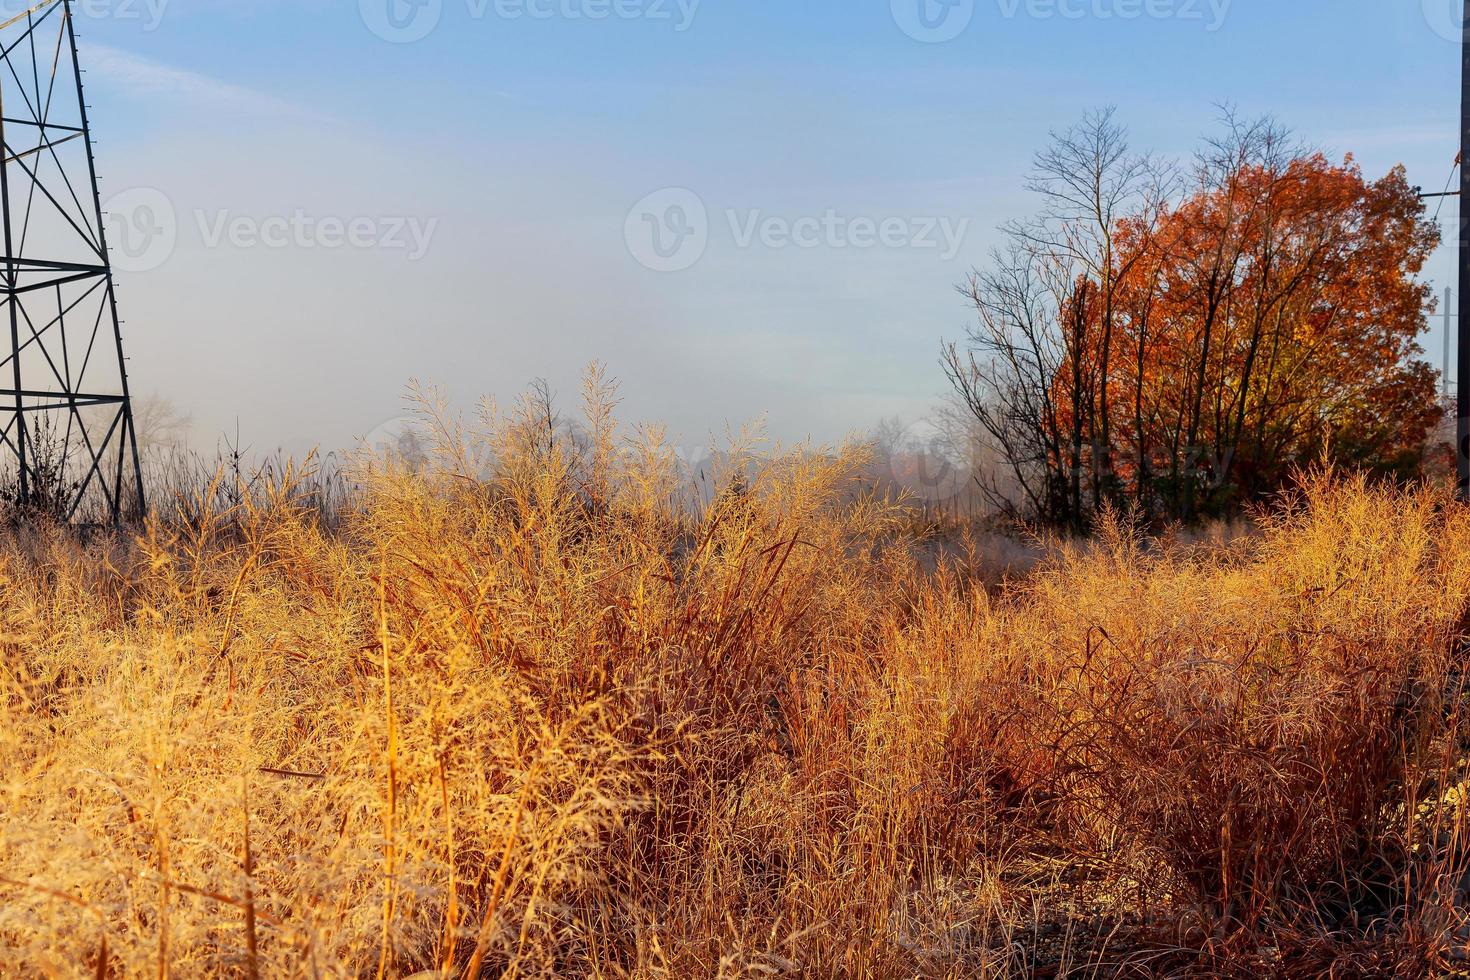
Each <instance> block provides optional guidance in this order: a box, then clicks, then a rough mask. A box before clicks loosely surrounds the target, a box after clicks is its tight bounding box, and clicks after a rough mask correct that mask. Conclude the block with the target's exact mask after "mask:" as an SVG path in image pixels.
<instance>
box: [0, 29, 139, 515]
mask: <svg viewBox="0 0 1470 980" xmlns="http://www.w3.org/2000/svg"><path fill="white" fill-rule="evenodd" d="M0 153H3V155H4V164H3V166H0V231H3V246H4V254H3V255H0V303H3V305H4V313H3V314H0V316H3V319H0V354H7V353H8V355H9V356H8V357H5V358H4V360H0V386H8V387H0V486H3V487H4V488H5V492H6V494H7V496H9V497H11V498H12V499H13V500H14V501H15V502H17V503H19V504H21V505H22V506H23V507H25V508H32V509H35V510H42V511H47V512H50V513H53V514H55V515H57V516H59V517H61V518H63V519H64V520H67V521H80V522H88V523H102V522H106V523H111V524H117V523H120V522H121V521H123V520H124V519H128V518H133V517H137V516H139V515H141V514H142V513H143V512H144V499H143V472H142V465H141V462H140V460H139V454H138V435H137V429H136V427H135V425H134V419H133V407H132V400H131V398H130V396H129V392H128V376H127V362H126V360H125V358H124V357H123V348H122V331H121V324H120V321H119V320H118V316H117V295H116V292H115V290H114V287H113V278H112V264H111V261H110V260H109V258H108V250H107V233H106V228H105V227H104V219H103V214H102V199H101V196H100V195H99V193H98V190H97V170H96V163H95V160H94V159H93V155H92V137H91V131H90V128H89V126H88V122H87V105H86V100H85V97H84V95H83V92H82V71H81V66H80V63H79V59H78V56H77V43H76V28H75V23H74V20H73V15H72V8H71V0H43V2H40V3H37V4H36V5H35V6H34V7H32V8H31V9H30V10H28V11H26V12H25V13H23V14H20V15H19V16H17V17H14V18H12V19H10V20H9V21H7V22H5V23H3V24H0ZM7 328H8V329H7ZM7 340H8V347H7V343H6V341H7Z"/></svg>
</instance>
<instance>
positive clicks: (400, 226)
mask: <svg viewBox="0 0 1470 980" xmlns="http://www.w3.org/2000/svg"><path fill="white" fill-rule="evenodd" d="M921 2H924V3H928V4H931V6H930V7H929V8H928V12H929V13H930V15H931V18H930V23H932V24H936V25H938V27H937V28H936V29H935V31H934V32H933V33H931V34H930V37H931V38H932V37H933V36H935V35H938V34H947V33H956V36H954V37H953V38H952V39H950V40H947V41H943V42H942V43H932V42H931V41H926V40H916V39H915V38H914V37H912V36H910V34H909V33H906V32H905V30H904V28H903V26H901V25H907V26H908V27H909V28H910V30H911V31H913V32H914V33H918V34H920V35H921V36H922V35H924V31H923V30H919V29H917V25H919V23H920V22H919V21H918V20H916V19H915V18H914V14H915V10H916V5H917V4H919V3H921ZM951 2H956V0H951ZM6 4H7V5H8V6H9V7H11V8H16V9H18V8H19V7H20V5H21V4H20V0H6ZM388 4H393V5H394V6H393V8H392V10H391V12H393V13H395V14H396V18H395V19H394V20H392V21H390V20H388V19H387V13H389V12H390V8H389V7H388ZM528 5H530V6H529V7H528ZM691 5H692V6H691ZM1457 6H1458V0H1423V2H1421V0H1395V2H1392V3H1387V2H1384V0H1290V2H1282V0H1229V2H1227V0H1055V2H1053V0H973V3H970V0H957V5H956V6H955V7H954V9H953V10H947V9H946V8H945V7H943V6H942V5H941V3H940V0H740V2H735V0H701V2H699V3H698V4H697V5H693V0H682V5H681V2H680V0H412V3H411V2H410V0H294V2H293V0H168V2H164V0H91V2H90V3H80V2H79V3H78V7H77V14H78V18H79V20H78V23H79V30H80V32H81V35H82V37H81V43H82V57H83V60H84V63H85V64H86V67H87V68H88V74H87V76H86V78H87V84H88V96H89V101H90V102H91V103H92V105H93V107H94V108H93V126H94V133H95V136H96V138H97V151H98V159H99V164H98V166H99V172H100V173H101V175H102V176H103V178H104V180H103V185H102V187H103V196H104V198H105V199H111V200H115V201H116V202H118V207H117V208H115V209H114V210H116V211H120V212H123V213H124V214H126V212H127V209H128V207H130V206H135V205H136V202H137V201H139V200H142V201H145V202H154V203H153V204H151V205H150V207H152V208H153V210H157V209H158V208H162V207H166V208H167V210H169V211H171V212H172V226H173V232H174V233H173V235H172V236H171V237H170V241H169V243H168V246H167V248H166V249H164V250H163V251H162V252H160V251H159V249H158V248H156V247H155V248H153V249H152V250H151V252H148V254H145V255H144V256H143V259H142V260H141V261H137V262H133V263H131V265H130V266H129V268H125V269H121V270H120V271H119V278H120V281H121V292H120V296H121V300H122V304H123V315H124V317H126V319H127V321H128V325H127V335H126V341H127V345H128V353H129V355H130V357H131V358H132V361H131V369H132V374H133V380H134V387H135V389H136V390H137V391H139V392H141V393H148V392H158V393H160V394H163V395H165V396H167V397H168V398H169V399H171V400H172V401H174V402H175V403H176V404H178V405H179V406H180V407H181V408H183V409H184V410H186V411H188V412H189V413H191V414H192V415H193V417H194V420H195V428H196V437H195V442H196V445H201V446H204V447H208V446H209V445H212V444H213V441H214V438H215V435H216V434H217V433H220V432H224V431H229V432H233V431H234V429H235V426H236V423H237V421H238V424H239V428H240V431H241V433H242V435H243V437H244V439H245V441H246V442H247V443H248V444H250V445H253V446H255V447H256V448H268V447H272V446H276V445H282V446H285V447H286V448H288V449H290V450H291V451H293V452H300V451H302V450H304V449H306V448H309V447H311V446H314V445H322V446H328V447H331V446H342V445H346V444H350V443H351V442H352V441H353V440H354V438H355V437H359V436H362V435H365V434H367V433H369V432H371V431H373V430H375V429H376V428H377V427H378V426H380V425H382V424H383V423H385V422H388V421H389V420H390V419H392V418H394V417H395V416H397V415H399V414H401V411H402V409H401V394H402V392H403V389H404V385H405V383H406V382H407V381H408V380H409V379H410V378H419V379H421V380H424V381H428V382H433V383H436V384H438V385H439V386H441V387H442V388H443V389H444V390H445V391H446V392H447V393H449V394H450V395H452V396H453V397H454V399H455V400H456V401H458V402H460V403H462V404H470V403H472V402H473V401H474V400H475V399H477V398H478V397H480V396H482V395H494V396H497V397H499V398H500V399H502V400H507V399H509V398H510V397H511V396H513V395H514V394H515V393H517V392H519V391H520V390H522V389H523V388H524V387H525V386H526V384H527V383H528V382H530V381H531V380H532V379H534V378H537V377H543V376H544V377H546V378H547V379H549V380H550V382H551V384H552V386H553V388H555V389H557V390H558V391H559V392H561V393H562V395H563V396H564V398H565V399H567V401H568V403H569V404H570V402H571V401H572V399H573V398H574V396H575V392H576V379H577V377H578V375H579V374H580V371H581V369H582V367H583V365H584V364H585V363H586V362H587V361H589V360H592V359H594V358H597V359H601V360H604V361H606V362H607V363H608V366H609V369H610V371H611V373H613V374H614V375H616V376H618V377H619V378H621V379H622V380H623V382H624V400H625V408H624V412H623V414H624V416H625V417H626V418H627V419H629V420H630V421H633V420H661V421H664V422H667V423H668V424H669V425H670V428H671V430H672V431H673V432H674V434H675V436H676V438H678V439H679V440H680V441H681V442H684V443H686V444H690V445H695V444H702V443H704V442H705V441H706V436H707V435H708V434H709V433H710V432H721V431H723V430H724V428H725V427H726V425H727V424H728V425H739V424H740V423H743V422H746V421H749V420H752V419H756V418H760V417H762V416H764V417H766V419H767V422H768V429H769V430H770V432H771V433H772V434H773V435H775V436H777V437H780V438H783V439H788V440H790V439H799V438H805V437H811V438H814V439H816V440H818V441H832V440H836V439H838V438H840V437H841V436H843V435H844V434H845V433H847V432H850V431H854V430H866V429H868V428H869V427H871V426H872V425H873V424H875V423H876V422H878V421H879V420H880V419H882V418H887V417H895V416H896V417H899V418H900V419H902V420H904V421H906V422H909V421H914V420H917V419H918V418H920V417H922V416H923V415H924V414H925V413H926V412H927V411H928V410H929V408H930V407H931V406H932V405H933V404H934V403H935V402H936V401H937V400H938V399H939V398H940V397H941V396H942V395H943V393H944V382H943V377H942V374H941V372H940V370H939V367H938V364H937V354H938V348H939V344H940V341H941V339H942V338H946V337H950V338H952V337H956V336H958V335H959V334H960V333H961V331H962V330H963V329H964V327H965V325H966V322H967V311H966V309H965V307H964V305H963V302H962V301H961V299H960V297H958V296H957V295H956V294H955V292H954V290H953V286H954V285H955V284H956V283H957V282H959V281H960V280H961V279H962V278H963V277H964V275H965V274H966V272H967V270H968V269H969V268H970V267H971V266H973V265H975V264H977V263H981V262H983V261H984V258H985V254H986V252H987V251H988V249H989V248H990V246H991V245H992V244H994V243H995V241H996V239H997V236H996V233H995V227H996V226H997V225H998V224H1000V223H1001V222H1002V221H1005V220H1007V219H1009V218H1013V217H1019V216H1024V215H1025V214H1027V213H1029V212H1030V211H1031V210H1032V209H1033V207H1034V204H1033V202H1032V201H1031V200H1029V199H1028V196H1027V194H1026V193H1025V192H1024V190H1023V187H1022V184H1023V180H1024V175H1025V172H1026V170H1027V166H1028V161H1029V158H1030V156H1031V154H1032V153H1033V152H1034V151H1035V150H1036V149H1037V148H1038V147H1040V146H1041V145H1042V144H1043V143H1044V142H1045V140H1046V138H1047V133H1048V130H1051V129H1055V128H1060V127H1064V126H1066V125H1068V124H1069V123H1071V122H1073V121H1075V120H1076V119H1077V118H1078V117H1079V116H1080V115H1081V114H1082V113H1083V112H1084V111H1085V110H1087V109H1089V108H1092V107H1098V106H1103V105H1116V106H1117V107H1118V110H1119V114H1120V118H1121V119H1122V120H1123V121H1124V122H1125V123H1126V124H1127V125H1128V126H1129V128H1130V130H1131V132H1132V135H1133V138H1134V143H1135V145H1136V146H1137V147H1138V148H1140V149H1150V150H1154V151H1157V152H1159V153H1162V154H1165V155H1174V156H1183V155H1186V154H1188V153H1189V152H1190V150H1191V149H1192V148H1193V147H1194V146H1195V145H1196V142H1197V140H1198V138H1199V137H1200V136H1201V134H1203V133H1206V132H1208V131H1210V130H1211V129H1212V127H1213V126H1214V125H1215V119H1216V116H1217V110H1216V105H1217V104H1219V103H1221V102H1232V103H1234V104H1235V105H1237V106H1238V108H1239V109H1240V110H1241V111H1242V112H1244V113H1246V114H1257V113H1265V112H1270V113H1272V114H1274V115H1275V116H1276V117H1277V118H1278V119H1279V120H1280V121H1281V122H1282V123H1284V124H1286V125H1289V126H1291V127H1292V128H1293V129H1294V130H1296V132H1297V133H1298V134H1299V135H1300V136H1301V137H1302V138H1303V139H1305V140H1307V141H1309V142H1311V143H1313V144H1316V145H1318V146H1320V147H1321V148H1323V149H1324V150H1327V151H1328V152H1330V153H1332V154H1333V155H1340V154H1342V153H1346V152H1352V153H1354V154H1355V155H1356V156H1357V157H1358V158H1359V160H1360V161H1361V162H1362V164H1363V166H1364V168H1365V169H1366V170H1367V171H1368V172H1369V173H1370V174H1372V175H1377V174H1380V173H1381V172H1383V171H1384V170H1386V169H1387V168H1388V167H1390V166H1392V165H1393V164H1395V163H1397V162H1400V161H1402V162H1404V163H1405V164H1407V165H1408V167H1409V169H1410V175H1411V178H1412V179H1413V180H1414V181H1415V182H1417V183H1421V184H1423V185H1424V186H1425V187H1426V189H1431V190H1439V189H1440V187H1441V186H1443V184H1444V181H1445V179H1446V177H1447V176H1448V174H1449V167H1450V164H1451V162H1452V161H1453V159H1454V155H1455V151H1456V141H1457V135H1456V132H1457V118H1456V113H1457V105H1456V99H1457V93H1458V71H1459V58H1458V50H1457V47H1456V45H1455V43H1453V41H1452V40H1450V38H1451V37H1453V36H1454V31H1455V30H1457V26H1458V25H1457V24H1455V23H1454V22H1453V20H1452V13H1451V10H1452V8H1455V7H1457ZM532 11H534V12H535V13H536V14H537V16H531V12H532ZM599 12H606V13H607V16H605V17H604V18H601V19H597V18H595V17H593V16H592V15H593V14H597V13H599ZM517 14H519V15H518V16H517ZM944 15H950V16H955V17H959V18H960V19H959V20H945V19H944ZM394 24H396V25H399V27H397V28H395V27H394V26H393V25H394ZM961 26H962V27H963V30H958V29H957V28H958V27H961ZM419 34H423V36H422V37H418V35H419ZM384 35H386V36H388V37H389V38H390V39H387V40H385V38H384ZM671 188H672V189H678V191H679V192H680V193H681V194H692V195H693V200H694V201H697V202H698V204H699V205H702V206H703V208H704V210H705V214H704V218H705V233H706V237H707V241H706V242H705V243H704V247H703V249H702V251H701V252H700V253H699V254H698V256H697V261H695V262H693V263H692V264H690V265H689V267H687V268H682V267H681V268H679V269H678V270H677V271H655V270H654V269H651V268H649V267H647V262H646V260H647V259H648V255H647V254H646V252H645V251H644V250H642V248H641V247H640V246H639V245H638V244H637V243H636V242H635V241H634V239H636V236H637V234H638V228H639V215H638V214H637V213H636V211H635V213H634V214H633V217H632V218H631V219H630V209H635V205H636V204H637V203H638V202H640V201H641V200H644V199H645V198H646V197H647V196H648V195H651V194H654V193H655V192H659V191H664V190H665V189H671ZM655 200H663V201H665V202H666V201H667V198H664V199H659V198H655ZM678 200H680V201H687V200H689V198H687V197H681V198H679V199H678ZM160 201H161V202H163V203H162V204H158V203H157V202H160ZM153 210H150V211H149V212H148V213H149V214H150V215H151V214H152V213H153ZM660 213H662V212H660ZM680 213H681V214H682V213H683V212H680ZM732 213H733V214H732ZM1443 216H1444V217H1445V218H1446V219H1448V220H1450V221H1453V220H1454V218H1455V216H1456V211H1455V207H1454V204H1453V202H1451V203H1449V204H1446V205H1445V207H1444V211H1443ZM114 220H132V219H131V218H127V217H124V218H117V217H116V216H115V219H114ZM323 222H325V224H323ZM834 223H836V227H837V228H838V230H837V231H831V230H830V228H831V226H833V224H834ZM885 223H887V224H888V230H889V232H891V235H889V236H888V240H887V241H886V243H885V242H877V243H876V244H875V243H874V242H872V241H869V240H868V239H869V237H871V235H870V234H869V233H873V234H876V233H877V231H878V230H880V229H882V228H883V227H884V226H885ZM287 225H289V226H290V227H289V229H288V228H287ZM819 225H820V226H821V228H822V230H820V231H817V230H815V229H816V228H817V227H818V226H819ZM348 228H355V229H356V232H357V234H356V235H355V236H352V235H348V234H346V231H345V229H348ZM941 228H947V229H948V230H949V232H950V239H949V240H946V239H945V238H944V236H943V235H942V234H941V232H940V230H939V229H941ZM303 229H305V230H303ZM783 231H784V232H785V234H784V235H783V234H782V232H783ZM926 231H928V233H927V234H926ZM125 233H126V232H125V231H122V230H119V231H118V232H117V233H115V234H114V245H115V246H117V245H118V244H119V239H120V236H122V235H123V234H125ZM747 234H748V235H749V240H748V241H747V240H745V235H747ZM630 236H631V237H630ZM346 238H353V241H351V242H345V241H344V239H346ZM793 239H799V240H801V241H802V242H804V243H805V246H803V245H798V244H796V243H795V242H794V241H793ZM931 241H932V242H933V243H934V247H929V246H928V244H927V243H928V242H931ZM630 242H631V243H632V244H631V245H630ZM124 244H126V243H124ZM144 244H147V243H144ZM145 251H148V250H146V249H145ZM687 257H688V256H685V257H684V258H687ZM640 259H643V260H645V261H640ZM1451 261H1452V259H1451V257H1450V256H1449V255H1447V254H1445V255H1441V256H1439V257H1437V259H1436V262H1435V265H1434V266H1433V268H1432V269H1431V273H1432V275H1433V277H1435V278H1436V280H1437V281H1438V282H1439V284H1440V286H1441V288H1442V286H1443V284H1444V283H1445V281H1446V274H1447V272H1448V271H1449V269H1450V267H1451V266H1450V263H1451ZM654 264H657V262H655V263H654ZM675 264H676V265H681V266H682V265H683V264H684V262H682V261H677V262H675ZM1437 330H1438V327H1437V326H1436V333H1434V334H1432V335H1431V336H1430V337H1429V338H1428V339H1427V340H1426V346H1427V347H1428V348H1429V351H1430V354H1431V358H1432V359H1433V360H1434V361H1435V362H1436V363H1437V362H1438V359H1439V357H1440V353H1439V351H1440V341H1439V337H1438V333H1437Z"/></svg>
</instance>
